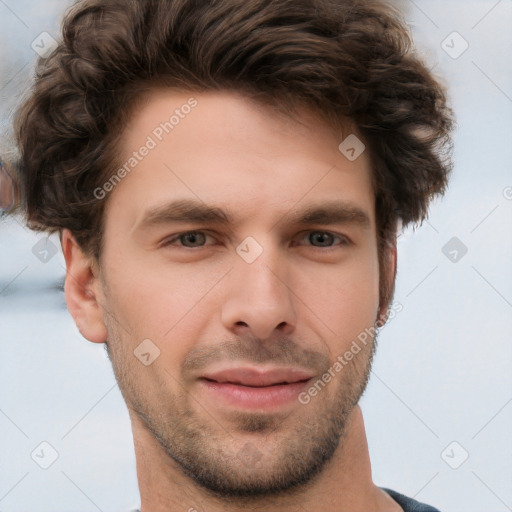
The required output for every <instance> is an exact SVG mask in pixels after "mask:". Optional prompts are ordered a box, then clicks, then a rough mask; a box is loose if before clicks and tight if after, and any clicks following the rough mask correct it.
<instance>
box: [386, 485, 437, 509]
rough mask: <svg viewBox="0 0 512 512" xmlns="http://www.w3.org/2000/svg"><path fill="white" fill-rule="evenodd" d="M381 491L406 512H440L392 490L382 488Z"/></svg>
mask: <svg viewBox="0 0 512 512" xmlns="http://www.w3.org/2000/svg"><path fill="white" fill-rule="evenodd" d="M381 489H382V490H383V491H385V492H387V493H388V494H389V495H390V496H391V497H392V498H393V499H394V500H395V501H396V502H397V503H398V504H399V505H400V506H401V507H402V508H403V509H404V512H440V511H439V510H438V509H437V508H434V507H431V506H430V505H426V504H425V503H420V502H419V501H416V500H415V499H413V498H408V497H407V496H404V495H403V494H400V493H398V492H396V491H393V490H391V489H386V488H385V487H381Z"/></svg>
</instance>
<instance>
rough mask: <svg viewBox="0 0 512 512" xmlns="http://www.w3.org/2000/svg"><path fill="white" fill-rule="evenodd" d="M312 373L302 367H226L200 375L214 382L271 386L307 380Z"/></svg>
mask: <svg viewBox="0 0 512 512" xmlns="http://www.w3.org/2000/svg"><path fill="white" fill-rule="evenodd" d="M311 377H313V375H312V374H311V373H310V372H308V371H307V370H304V369H302V368H292V367H289V368H271V369H265V370H264V369H257V368H248V367H245V368H240V367H239V368H226V369H223V370H219V371H215V372H209V373H205V374H204V375H202V378H205V379H209V380H214V381H216V382H229V383H231V384H242V385H244V386H272V385H275V384H285V383H286V384H292V383H294V382H301V381H306V380H309V379H310V378H311Z"/></svg>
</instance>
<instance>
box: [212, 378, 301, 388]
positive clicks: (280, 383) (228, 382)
mask: <svg viewBox="0 0 512 512" xmlns="http://www.w3.org/2000/svg"><path fill="white" fill-rule="evenodd" d="M202 380H205V381H208V382H215V383H217V384H233V385H235V386H243V387H245V388H270V387H274V386H285V385H287V384H297V383H300V382H308V381H309V380H310V379H303V380H297V381H293V382H287V381H283V382H276V383H274V384H267V385H259V386H257V385H255V384H252V385H251V384H244V383H243V382H232V381H218V380H214V379H208V378H206V377H202Z"/></svg>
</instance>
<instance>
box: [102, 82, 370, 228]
mask: <svg viewBox="0 0 512 512" xmlns="http://www.w3.org/2000/svg"><path fill="white" fill-rule="evenodd" d="M298 114H299V117H297V116H296V117H295V118H290V117H288V116H285V115H284V114H281V113H277V112H276V111H275V110H273V109H271V108H268V107H266V106H263V105H261V104H258V103H256V102H254V101H252V100H250V99H248V98H247V97H246V96H243V95H242V94H240V93H237V92H233V91H210V92H186V91H176V90H171V89H157V90H154V91H152V92H151V94H148V95H147V96H146V97H145V98H144V100H143V101H141V102H140V103H139V105H138V108H137V109H136V110H135V111H134V112H133V114H132V116H131V117H130V120H129V122H128V124H127V125H126V127H125V129H124V130H123V131H122V134H121V144H120V153H119V155H118V157H119V161H120V165H119V169H120V170H121V169H124V171H122V172H121V173H120V174H122V178H121V179H116V180H111V181H115V184H114V186H113V187H112V190H111V191H109V192H108V193H109V196H108V202H107V208H106V217H107V219H108V218H109V217H110V216H112V215H114V217H115V216H116V214H115V212H118V213H119V212H121V211H122V212H123V215H124V216H125V219H124V221H125V222H124V224H126V225H127V226H128V225H130V226H133V225H134V224H136V223H137V222H140V220H141V217H142V216H143V215H145V214H146V213H147V212H148V210H150V209H155V208H158V207H159V206H162V205H164V204H165V203H168V202H171V201H175V200H182V199H194V200H196V201H200V202H203V203H204V204H207V205H212V204H213V205H215V206H221V205H229V210H230V211H231V212H232V213H233V216H236V215H237V213H236V212H238V213H239V214H240V215H242V214H244V215H245V219H246V220H251V219H253V220H254V219H256V218H258V219H263V218H268V220H269V221H271V217H272V213H274V214H275V216H282V215H283V213H285V212H286V211H287V210H288V211H289V210H290V209H291V208H294V207H297V208H299V207H300V206H301V204H303V205H306V204H311V203H312V201H313V200H315V199H316V200H317V202H318V201H320V202H321V201H322V200H325V201H326V202H330V203H332V202H333V201H335V200H337V199H338V200H340V201H341V202H343V203H344V204H346V205H347V206H349V207H350V206H351V205H352V206H355V207H358V208H359V209H360V210H364V211H366V213H367V215H368V217H369V218H370V219H371V220H373V215H374V210H373V203H374V199H373V190H372V185H371V168H370V162H369V157H368V155H367V154H366V152H365V151H362V152H361V154H360V155H359V156H357V158H355V159H350V158H348V157H347V155H348V156H353V153H352V154H351V153H350V152H349V153H346V151H345V152H343V151H341V150H340V143H342V142H343V141H344V140H345V141H346V140H348V141H349V142H350V141H352V144H351V145H352V146H353V147H354V148H355V151H357V152H359V151H360V150H361V147H360V146H354V141H355V142H356V144H357V141H358V140H359V139H354V138H355V137H357V134H356V131H355V130H354V129H353V128H351V127H350V125H349V124H348V123H347V129H346V130H344V133H336V132H335V131H334V130H333V129H332V128H331V127H330V126H329V125H328V124H327V123H326V122H325V121H323V120H322V119H321V118H320V117H319V116H318V115H315V113H314V112H312V111H311V110H309V109H307V108H303V109H299V110H298ZM345 145H346V144H345ZM349 145H350V144H349ZM361 145H362V143H361ZM342 146H343V144H342ZM342 149H343V147H342ZM344 149H345V150H346V149H347V148H344ZM348 149H351V148H348ZM118 174H119V173H118ZM349 203H350V204H349ZM239 220H242V219H241V217H240V219H239Z"/></svg>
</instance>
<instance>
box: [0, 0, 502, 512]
mask: <svg viewBox="0 0 512 512" xmlns="http://www.w3.org/2000/svg"><path fill="white" fill-rule="evenodd" d="M68 5H69V2H66V1H62V0H58V1H57V0H46V1H45V2H36V1H34V0H17V1H16V2H14V0H0V52H1V53H0V57H1V59H0V128H1V138H0V154H1V155H3V156H6V157H8V156H9V155H12V141H11V140H10V132H9V131H10V122H11V115H12V112H13V109H14V108H15V106H16V105H17V103H18V102H19V101H20V99H21V98H22V96H23V94H26V91H27V90H28V87H29V86H30V80H31V77H32V72H33V65H34V63H35V58H36V53H35V52H34V50H33V49H32V44H33V41H34V40H36V41H37V40H38V39H37V38H38V37H40V34H41V33H42V32H48V33H49V34H50V35H52V36H53V37H54V38H56V39H58V38H59V24H60V17H61V15H62V13H63V12H64V10H65V9H66V7H67V6H68ZM399 5H400V7H401V8H402V9H403V10H404V12H405V14H406V18H407V20H408V22H409V24H410V26H411V28H412V30H413V34H414V37H415V41H416V44H417V47H418V50H419V51H420V52H421V54H422V55H423V56H424V57H425V58H426V60H427V62H428V63H429V66H430V67H431V68H432V69H433V70H434V72H436V73H439V74H440V75H441V76H442V77H444V80H445V82H446V83H447V84H448V86H449V90H450V96H451V101H452V104H453V107H454V109H455V112H456V116H457V121H458V129H457V133H456V139H455V143H456V149H455V158H456V167H455V170H454V173H453V176H452V180H451V185H450V189H449V191H448V193H447V194H446V196H445V197H444V198H443V199H442V200H439V201H437V202H436V203H435V204H434V205H433V206H432V209H431V215H430V217H429V220H428V221H427V222H425V223H423V225H422V226H420V227H418V228H417V229H416V230H412V229H409V230H407V231H406V232H405V233H404V234H403V235H402V236H401V237H400V238H399V270H398V277H397V287H396V294H395V301H396V302H399V303H400V304H401V305H402V307H403V310H402V311H401V312H400V313H399V314H398V315H397V316H396V317H395V318H393V320H392V321H391V322H390V323H389V324H388V325H386V326H385V327H384V328H383V329H382V332H381V334H380V338H379V349H378V352H377V357H376V360H375V365H374V369H373V375H372V379H371V381H370V384H369V387H368V390H367V392H366V394H365V396H364V397H363V399H362V408H363V412H364V415H365V419H366V427H367V433H368V440H369V445H370V454H371V458H372V464H373V475H374V480H375V482H376V483H377V484H378V485H381V486H385V487H389V488H392V489H395V490H397V491H400V492H402V493H405V494H407V495H409V496H414V497H415V498H416V499H417V500H419V501H424V502H426V503H430V504H432V505H435V506H437V507H438V508H439V509H440V510H441V511H442V512H463V511H464V512H483V511H485V512H493V511H494V512H505V511H507V510H508V511H510V510H512V441H511V432H512V371H511V362H512V343H511V340H512V314H511V313H512V64H511V63H512V59H511V57H512V31H511V27H512V3H511V2H510V0H501V1H496V0H489V1H483V0H478V1H477V0H464V1H462V0H460V1H453V0H445V1H441V0H417V1H414V2H413V1H410V0H403V1H400V2H399ZM0 247H1V249H2V250H1V251H0V336H1V344H0V386H1V390H2V393H1V396H0V465H1V466H0V509H1V510H2V511H3V512H22V511H24V512H26V511H31V512H64V511H66V512H70V511H72V512H89V511H97V510H100V511H104V512H118V511H127V510H130V509H133V508H135V507H137V506H138V505H139V493H138V487H137V480H136V473H135V458H134V450H133V444H132V435H131V428H130V423H129V418H128V413H127V410H126V407H125V405H124V402H123V400H122V397H121V394H120V391H119V389H118V387H117V384H116V382H115V379H114V376H113V373H112V370H111V367H110V363H109V361H108V359H107V357H106V354H105V352H104V349H103V346H102V345H96V344H93V343H89V342H87V341H86V340H85V339H84V338H82V336H81V335H80V334H79V332H78V330H77V329H76V327H75V325H74V323H73V321H72V318H71V316H70V315H69V313H68V312H67V310H66V305H65V300H64V294H63V291H62V284H63V280H64V275H65V269H64V259H63V257H62V254H61V252H60V245H59V242H58V238H56V237H55V236H52V237H50V239H49V240H48V239H47V238H46V236H45V235H44V234H42V233H39V234H38V233H34V232H31V231H29V230H28V229H26V228H25V227H24V226H23V222H22V221H21V220H20V219H19V218H17V217H6V218H4V219H2V220H1V221H0ZM43 442H44V443H48V444H49V445H50V446H49V445H48V444H43V445H41V443H43ZM43 452H44V453H45V460H44V461H43V460H41V457H38V454H41V453H43ZM50 463H51V465H50V466H49V467H47V468H46V469H44V467H42V466H44V465H48V464H50Z"/></svg>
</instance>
